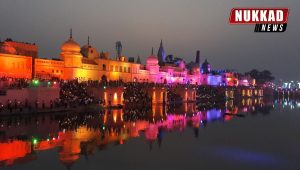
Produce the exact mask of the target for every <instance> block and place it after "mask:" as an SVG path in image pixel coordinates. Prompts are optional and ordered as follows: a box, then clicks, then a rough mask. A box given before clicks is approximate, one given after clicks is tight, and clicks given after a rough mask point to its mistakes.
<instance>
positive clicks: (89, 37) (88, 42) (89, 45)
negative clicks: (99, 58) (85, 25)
mask: <svg viewBox="0 0 300 170" xmlns="http://www.w3.org/2000/svg"><path fill="white" fill-rule="evenodd" d="M88 46H90V36H88Z"/></svg>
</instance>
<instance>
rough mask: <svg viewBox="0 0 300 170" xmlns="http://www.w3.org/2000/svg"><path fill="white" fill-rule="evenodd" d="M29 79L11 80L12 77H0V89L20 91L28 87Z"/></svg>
mask: <svg viewBox="0 0 300 170" xmlns="http://www.w3.org/2000/svg"><path fill="white" fill-rule="evenodd" d="M29 82H30V80H29V79H24V78H13V77H1V78H0V89H2V90H3V89H21V88H26V87H28V86H29Z"/></svg>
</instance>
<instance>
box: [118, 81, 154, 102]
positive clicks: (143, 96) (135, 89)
mask: <svg viewBox="0 0 300 170" xmlns="http://www.w3.org/2000/svg"><path fill="white" fill-rule="evenodd" d="M123 97H124V104H125V106H126V107H129V108H130V107H141V108H151V106H152V98H151V97H150V96H149V94H148V93H147V92H146V91H145V86H144V85H143V84H142V83H127V84H126V86H125V91H124V94H123Z"/></svg>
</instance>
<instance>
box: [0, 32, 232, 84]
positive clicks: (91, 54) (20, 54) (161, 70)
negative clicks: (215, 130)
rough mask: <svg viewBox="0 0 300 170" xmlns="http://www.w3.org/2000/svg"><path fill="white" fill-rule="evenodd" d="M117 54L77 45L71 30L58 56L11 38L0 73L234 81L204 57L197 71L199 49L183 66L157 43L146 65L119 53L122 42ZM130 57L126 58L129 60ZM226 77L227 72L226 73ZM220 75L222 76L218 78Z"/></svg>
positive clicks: (1, 55) (2, 50)
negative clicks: (212, 67)
mask: <svg viewBox="0 0 300 170" xmlns="http://www.w3.org/2000/svg"><path fill="white" fill-rule="evenodd" d="M116 51H117V57H116V59H112V58H110V57H109V54H108V53H105V52H101V53H99V52H98V51H97V49H96V48H94V47H93V46H92V45H91V44H90V41H89V38H88V42H87V44H86V45H84V46H82V47H80V45H79V44H78V43H77V42H76V41H75V40H74V38H73V36H72V31H71V32H70V37H69V39H68V40H67V41H66V42H64V43H63V44H62V45H61V52H60V57H59V59H58V58H57V59H45V58H39V57H38V47H37V46H36V45H35V44H29V43H19V42H14V41H12V40H11V39H9V40H6V41H4V42H1V44H0V61H1V63H4V64H3V66H2V67H1V68H0V77H14V78H40V79H51V78H59V79H63V80H73V79H78V80H79V81H88V80H107V81H115V80H122V81H123V82H149V83H150V82H154V83H180V84H208V85H221V84H226V85H231V86H232V85H236V83H230V81H229V79H228V81H225V82H224V81H223V79H222V78H220V76H221V77H222V75H212V74H210V71H211V70H210V64H209V63H208V62H207V60H205V62H204V63H203V64H202V67H201V72H200V52H199V51H198V52H197V56H196V62H195V63H194V64H193V65H192V66H191V67H189V66H187V65H186V64H185V62H184V60H183V59H180V58H175V59H173V58H172V57H171V59H168V61H166V55H165V51H164V48H163V45H162V42H161V43H160V48H159V50H158V57H157V56H155V55H154V52H153V50H152V54H151V55H150V56H149V57H148V58H147V60H146V65H143V64H141V63H140V59H139V58H138V60H137V62H136V63H135V62H134V59H133V58H132V57H131V58H130V59H128V58H127V57H126V56H123V55H121V51H122V45H121V43H120V42H117V44H116ZM129 61H130V62H129ZM227 77H228V76H227ZM221 79H222V80H221Z"/></svg>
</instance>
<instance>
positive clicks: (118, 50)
mask: <svg viewBox="0 0 300 170" xmlns="http://www.w3.org/2000/svg"><path fill="white" fill-rule="evenodd" d="M116 53H117V56H116V59H117V60H119V59H120V57H121V54H122V43H121V41H117V42H116Z"/></svg>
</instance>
